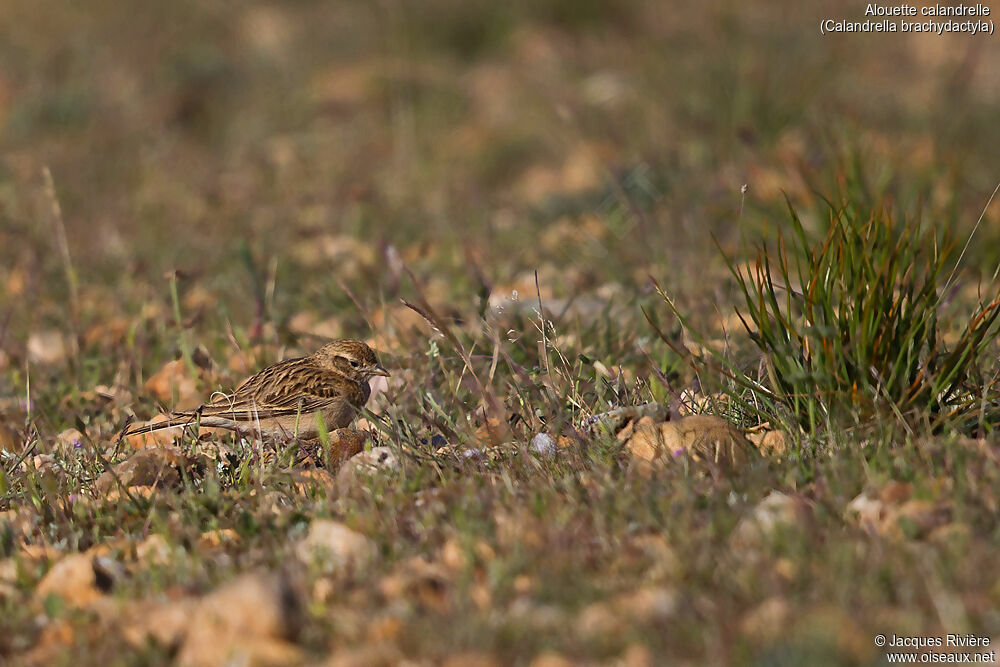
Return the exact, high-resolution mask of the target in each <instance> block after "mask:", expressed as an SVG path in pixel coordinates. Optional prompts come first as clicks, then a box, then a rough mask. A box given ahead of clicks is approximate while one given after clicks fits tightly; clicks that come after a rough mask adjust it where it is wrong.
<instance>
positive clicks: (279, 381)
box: [198, 359, 358, 421]
mask: <svg viewBox="0 0 1000 667" xmlns="http://www.w3.org/2000/svg"><path fill="white" fill-rule="evenodd" d="M355 393H358V390H357V388H356V387H354V385H353V383H350V382H348V381H346V379H345V378H343V377H341V376H339V375H337V374H334V373H330V372H329V371H326V370H324V369H322V368H319V367H317V366H316V365H315V364H312V363H310V362H309V361H307V360H305V359H289V360H287V361H283V362H280V363H278V364H275V365H274V366H268V367H267V368H265V369H264V370H262V371H261V372H260V373H258V374H256V375H253V376H251V377H249V378H247V379H246V380H244V381H243V383H242V384H240V386H238V387H237V388H236V389H235V390H234V391H233V393H232V394H228V395H220V396H219V397H217V398H216V399H215V400H213V401H212V402H211V403H206V404H205V405H203V406H201V408H200V409H199V410H198V412H200V414H201V415H202V416H219V417H226V418H228V419H233V420H235V421H245V420H254V419H268V418H273V417H287V416H291V415H296V414H309V413H311V412H315V411H317V410H322V409H324V408H327V407H329V406H330V404H331V402H333V401H336V400H338V399H340V400H344V401H351V402H352V403H353V402H355V398H356V397H355V396H354V394H355Z"/></svg>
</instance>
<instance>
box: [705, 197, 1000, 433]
mask: <svg viewBox="0 0 1000 667" xmlns="http://www.w3.org/2000/svg"><path fill="white" fill-rule="evenodd" d="M788 209H789V213H790V217H791V224H792V230H793V234H792V235H791V236H790V237H789V236H786V235H785V234H782V233H780V232H779V234H778V238H777V251H776V252H774V253H769V252H768V251H767V250H766V249H765V247H764V244H763V243H761V244H760V245H759V246H758V247H757V253H756V258H755V260H754V261H753V262H752V265H751V266H749V267H747V268H741V267H739V266H737V265H736V264H735V263H734V262H733V260H732V259H731V258H729V257H726V262H727V264H728V265H729V269H730V271H731V272H732V274H733V276H734V277H735V278H736V281H737V283H738V285H739V287H740V291H741V292H742V296H743V301H744V305H745V311H743V312H739V316H740V319H741V320H742V322H743V324H744V326H745V327H746V329H747V331H748V332H749V334H750V336H751V338H752V339H753V341H754V343H756V345H757V347H758V348H759V349H760V351H761V352H763V354H764V358H765V364H766V366H765V368H766V375H767V385H768V390H769V394H770V396H769V398H770V399H771V400H772V401H773V402H774V403H776V404H778V405H780V406H784V407H785V408H787V409H788V411H789V412H790V414H791V416H792V418H793V419H794V420H796V421H798V423H799V424H800V425H801V426H803V427H804V428H807V429H809V430H815V429H816V427H817V426H819V425H820V424H822V423H829V422H830V420H831V418H835V417H837V416H840V415H838V414H836V413H847V414H849V415H850V416H852V417H853V418H854V419H861V420H867V419H870V418H872V417H873V416H875V415H876V414H887V413H892V414H894V415H896V416H897V417H898V418H901V419H904V420H905V421H907V422H912V421H913V420H915V419H917V418H919V419H924V420H927V419H929V422H930V424H931V426H932V427H934V428H938V427H941V426H944V425H949V426H952V427H957V428H959V429H963V430H964V429H969V428H972V427H975V426H984V425H986V424H989V423H995V419H996V417H997V416H998V415H997V408H998V407H1000V403H998V394H997V388H996V386H995V383H992V382H991V383H985V384H984V383H983V382H982V380H980V379H979V378H980V377H981V376H980V371H981V369H982V366H983V361H984V356H985V352H986V348H987V346H988V345H989V344H990V343H991V342H992V340H993V338H994V336H995V334H996V329H997V327H996V324H997V318H998V316H1000V299H998V298H994V299H993V300H991V301H989V302H984V301H982V300H980V302H979V305H978V307H977V308H976V309H975V311H974V312H973V313H972V315H971V316H970V317H969V319H968V321H967V322H965V323H964V326H962V327H960V329H958V330H960V332H961V333H959V334H957V338H954V339H953V340H952V341H950V344H949V343H948V342H946V341H947V340H948V338H947V335H946V334H947V332H949V331H953V330H956V329H953V328H952V326H951V325H952V324H953V322H952V321H950V320H943V319H942V313H943V310H944V305H945V301H946V299H947V296H948V294H947V293H946V291H945V290H944V289H943V288H942V284H943V282H944V281H943V279H942V276H943V274H944V270H945V267H946V265H947V264H948V262H949V255H950V251H951V249H952V245H951V243H950V242H948V241H947V239H945V240H943V241H942V240H941V239H939V238H938V235H937V233H936V231H935V230H933V229H924V230H922V229H921V226H920V224H919V221H913V220H909V219H907V220H904V221H903V222H898V221H897V220H895V219H894V217H893V215H892V212H891V210H890V209H888V208H880V209H878V210H875V211H872V212H870V213H861V212H859V211H858V210H857V209H852V208H841V209H835V210H833V211H832V213H831V218H830V225H829V228H828V229H827V231H826V234H825V236H824V237H823V238H822V239H821V240H820V241H819V242H815V243H810V242H809V240H808V239H807V235H806V232H805V229H804V228H803V225H802V222H801V220H800V219H799V216H798V215H797V214H796V212H795V210H794V209H793V208H792V207H791V205H790V204H789V206H788ZM723 254H725V253H723ZM734 379H735V380H736V381H737V383H738V384H739V385H742V386H743V387H752V388H754V389H755V390H759V389H760V384H759V383H758V382H757V381H756V380H754V379H752V378H750V377H748V376H746V375H743V374H742V373H739V372H737V373H736V375H735V377H734Z"/></svg>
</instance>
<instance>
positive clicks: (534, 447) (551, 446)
mask: <svg viewBox="0 0 1000 667" xmlns="http://www.w3.org/2000/svg"><path fill="white" fill-rule="evenodd" d="M558 449H559V447H558V445H557V444H556V439H555V438H553V437H552V436H551V435H549V434H548V433H537V434H536V435H535V437H534V438H532V439H531V453H532V454H535V455H536V456H539V457H541V458H546V459H549V458H552V457H553V456H555V455H556V451H558Z"/></svg>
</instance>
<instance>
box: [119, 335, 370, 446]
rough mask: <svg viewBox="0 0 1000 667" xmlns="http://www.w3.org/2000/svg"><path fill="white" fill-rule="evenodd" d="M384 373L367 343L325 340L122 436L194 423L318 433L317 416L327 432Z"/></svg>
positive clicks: (343, 421) (284, 436)
mask: <svg viewBox="0 0 1000 667" xmlns="http://www.w3.org/2000/svg"><path fill="white" fill-rule="evenodd" d="M376 375H383V376H386V377H388V375H389V372H388V371H386V370H385V369H384V368H382V366H381V364H379V362H378V358H377V357H376V356H375V352H373V351H372V349H371V348H370V347H368V346H367V345H365V344H364V343H362V342H361V341H358V340H346V339H345V340H336V341H333V342H332V343H327V344H326V345H324V346H323V347H321V348H320V349H319V350H317V351H316V352H314V353H313V354H312V355H310V356H308V357H300V358H296V359H286V360H285V361H279V362H278V363H276V364H274V365H271V366H268V367H267V368H265V369H264V370H262V371H260V372H259V373H257V374H256V375H251V376H250V377H248V378H247V379H246V380H244V381H243V382H242V383H241V384H240V385H239V386H238V387H236V389H235V390H233V393H231V394H221V395H219V396H218V397H217V398H215V399H213V400H212V401H211V402H209V403H205V404H203V405H201V406H200V407H198V408H196V409H194V410H181V411H179V412H174V413H172V414H171V415H169V418H168V419H167V420H166V421H164V422H156V423H153V424H147V425H144V426H134V427H131V428H129V429H126V430H125V432H124V433H122V437H126V436H130V435H135V434H137V433H150V432H152V431H158V430H160V429H164V428H177V427H182V426H188V425H190V424H194V423H197V424H198V425H200V426H207V427H212V428H225V429H229V430H231V431H236V432H238V433H241V434H259V435H260V436H261V437H263V438H267V439H271V440H289V439H291V438H296V437H297V438H301V439H303V440H311V439H312V438H316V437H318V435H319V425H318V423H317V422H318V419H319V418H320V417H322V419H323V423H324V425H325V426H326V428H327V429H328V430H330V431H333V430H334V429H339V428H344V427H346V426H348V425H349V424H350V423H351V420H353V419H354V416H355V412H356V410H357V409H358V408H360V407H361V406H363V405H364V404H365V403H366V402H367V401H368V397H369V396H371V387H369V386H368V380H369V379H371V378H372V377H374V376H376Z"/></svg>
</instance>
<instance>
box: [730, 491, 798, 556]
mask: <svg viewBox="0 0 1000 667" xmlns="http://www.w3.org/2000/svg"><path fill="white" fill-rule="evenodd" d="M811 517H812V511H811V509H810V507H809V504H808V503H807V502H806V501H805V500H804V499H802V498H801V497H799V496H794V495H791V494H787V493H782V492H780V491H771V493H769V494H767V496H766V497H765V498H764V499H763V500H761V501H760V502H759V503H757V505H756V506H755V507H754V508H753V510H752V511H751V512H750V514H749V515H747V516H745V517H743V518H742V519H740V522H739V523H738V524H736V529H735V530H734V531H733V534H732V536H731V537H730V544H731V545H732V546H733V547H734V548H737V549H740V548H751V547H758V546H760V545H761V544H762V543H763V542H765V541H766V540H768V539H770V538H771V537H772V536H773V535H775V534H776V533H777V532H778V531H780V530H789V531H792V530H794V531H804V530H806V529H807V528H808V526H809V522H810V519H811Z"/></svg>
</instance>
